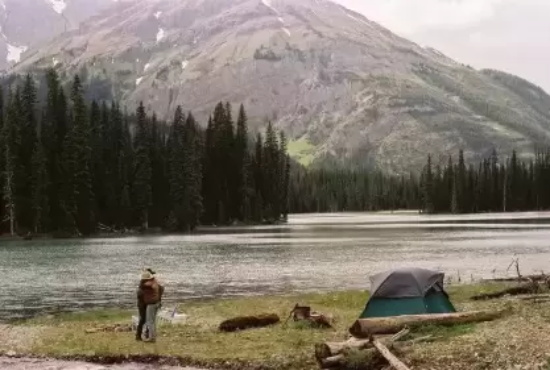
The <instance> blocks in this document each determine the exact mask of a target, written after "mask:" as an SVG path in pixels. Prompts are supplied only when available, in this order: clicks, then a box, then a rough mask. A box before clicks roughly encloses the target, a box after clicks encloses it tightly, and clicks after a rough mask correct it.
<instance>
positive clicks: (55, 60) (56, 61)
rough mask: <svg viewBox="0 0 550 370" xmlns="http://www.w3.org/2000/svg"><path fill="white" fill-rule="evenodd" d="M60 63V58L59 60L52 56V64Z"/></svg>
mask: <svg viewBox="0 0 550 370" xmlns="http://www.w3.org/2000/svg"><path fill="white" fill-rule="evenodd" d="M59 63H60V62H59V60H58V59H57V58H56V57H53V58H52V65H53V66H54V67H55V66H57V65H58V64H59Z"/></svg>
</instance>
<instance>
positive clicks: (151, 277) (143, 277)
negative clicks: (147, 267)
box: [141, 271, 155, 280]
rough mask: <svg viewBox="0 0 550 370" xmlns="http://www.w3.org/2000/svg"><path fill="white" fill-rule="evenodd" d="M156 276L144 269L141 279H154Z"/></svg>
mask: <svg viewBox="0 0 550 370" xmlns="http://www.w3.org/2000/svg"><path fill="white" fill-rule="evenodd" d="M154 278H155V277H154V276H153V274H151V273H150V272H149V271H144V272H143V273H142V274H141V280H151V279H154Z"/></svg>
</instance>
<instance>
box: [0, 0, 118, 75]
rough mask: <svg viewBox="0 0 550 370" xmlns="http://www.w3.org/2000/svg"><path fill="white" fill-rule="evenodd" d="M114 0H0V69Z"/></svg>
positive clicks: (74, 26) (76, 25)
mask: <svg viewBox="0 0 550 370" xmlns="http://www.w3.org/2000/svg"><path fill="white" fill-rule="evenodd" d="M114 1H115V0H93V1H90V0H0V70H2V69H6V68H9V67H10V66H11V65H13V64H14V63H17V62H19V60H20V59H21V55H22V54H23V53H24V52H25V51H27V50H29V49H30V48H32V47H34V46H40V45H41V44H42V43H44V42H46V41H50V40H51V39H52V38H53V37H55V36H57V35H59V34H61V33H63V32H65V31H67V30H71V29H74V28H77V27H78V25H79V23H80V22H82V21H84V20H86V19H88V18H89V17H90V16H92V15H95V14H97V13H98V12H99V11H100V10H102V9H104V8H106V7H107V6H109V5H112V4H113V2H114Z"/></svg>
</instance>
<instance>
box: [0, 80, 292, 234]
mask: <svg viewBox="0 0 550 370" xmlns="http://www.w3.org/2000/svg"><path fill="white" fill-rule="evenodd" d="M46 81H47V97H46V99H45V101H44V102H40V103H39V102H37V93H36V91H37V87H36V86H35V82H34V80H33V78H32V77H31V76H30V75H29V76H27V78H26V79H25V82H24V83H23V84H22V86H12V87H11V88H10V91H9V92H7V99H6V104H4V99H3V95H0V98H1V100H0V158H1V159H0V173H1V175H2V176H0V220H1V221H3V222H2V224H1V230H2V231H3V232H10V233H15V232H17V233H19V234H27V233H54V234H57V235H63V236H73V235H89V234H92V233H94V232H97V231H99V230H111V231H113V230H124V229H129V228H133V229H141V230H145V229H149V228H162V229H164V230H169V231H189V230H192V229H194V228H195V227H196V226H197V225H199V224H201V223H202V224H230V223H233V222H236V221H242V222H274V221H278V220H279V219H281V218H283V217H284V216H285V215H286V213H287V212H288V209H287V206H286V205H287V204H288V201H287V199H288V182H289V169H290V163H289V159H288V156H287V155H286V139H285V136H284V135H283V134H280V135H278V134H277V133H276V132H275V131H274V130H273V128H272V127H271V125H269V126H268V127H267V130H266V133H265V138H264V137H262V135H258V136H257V138H256V142H255V144H254V147H252V145H250V144H249V142H250V140H248V132H247V131H248V130H247V117H246V112H245V108H244V107H243V106H241V107H240V109H239V112H238V117H237V121H236V123H235V122H234V119H233V110H232V107H231V105H230V104H229V103H225V104H223V103H219V104H218V105H217V106H216V107H215V109H214V111H213V114H212V116H211V117H210V119H209V121H208V125H207V128H206V130H203V129H201V128H200V126H199V125H198V124H197V122H195V119H194V118H193V115H192V113H185V112H183V111H182V109H181V107H177V109H176V111H175V114H174V119H173V122H170V123H166V122H160V121H158V120H157V119H156V117H155V114H152V115H148V114H147V113H146V111H145V108H144V106H143V104H140V106H139V107H138V109H137V111H136V112H135V114H132V115H130V114H127V113H126V112H123V111H122V109H121V108H120V106H119V105H118V104H117V103H110V104H107V103H105V102H102V103H97V102H95V101H94V102H91V103H90V104H88V102H87V101H86V100H85V99H84V91H83V89H82V85H81V82H80V79H79V77H78V76H76V77H75V78H74V81H73V83H72V87H71V89H70V91H65V90H64V89H63V88H62V86H61V85H60V81H59V78H58V76H57V74H56V72H55V71H53V70H50V71H49V72H48V73H47V79H46Z"/></svg>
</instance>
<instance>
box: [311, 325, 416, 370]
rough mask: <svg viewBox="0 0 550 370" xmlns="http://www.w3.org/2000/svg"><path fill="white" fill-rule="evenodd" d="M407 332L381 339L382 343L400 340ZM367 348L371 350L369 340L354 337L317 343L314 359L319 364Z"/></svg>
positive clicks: (402, 331)
mask: <svg viewBox="0 0 550 370" xmlns="http://www.w3.org/2000/svg"><path fill="white" fill-rule="evenodd" d="M409 332H410V330H409V329H403V330H401V331H400V332H399V333H397V334H395V335H394V336H391V337H386V338H383V339H382V341H383V342H384V343H393V342H396V341H398V340H401V339H402V338H403V337H405V336H406V335H407V334H409ZM367 348H372V343H371V342H370V339H357V338H354V337H352V338H349V339H348V340H346V341H343V342H324V343H318V344H316V345H315V358H316V359H317V361H318V362H321V361H322V360H325V359H328V358H331V357H335V356H338V355H340V354H342V353H344V352H346V351H349V350H351V349H356V350H362V349H367Z"/></svg>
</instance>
